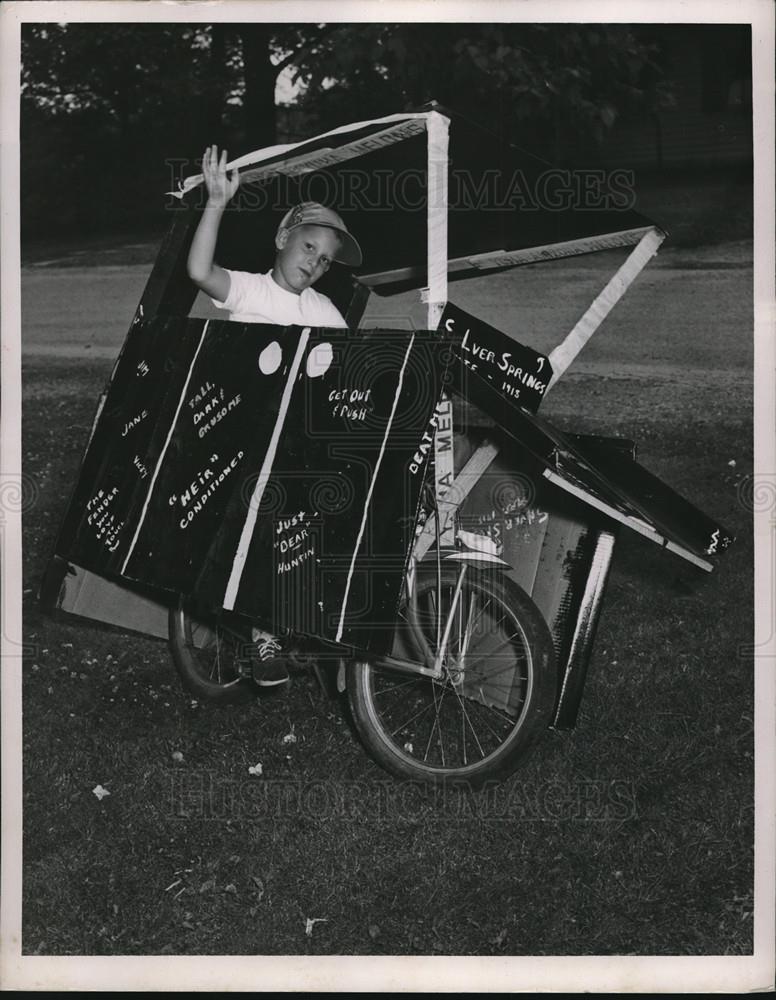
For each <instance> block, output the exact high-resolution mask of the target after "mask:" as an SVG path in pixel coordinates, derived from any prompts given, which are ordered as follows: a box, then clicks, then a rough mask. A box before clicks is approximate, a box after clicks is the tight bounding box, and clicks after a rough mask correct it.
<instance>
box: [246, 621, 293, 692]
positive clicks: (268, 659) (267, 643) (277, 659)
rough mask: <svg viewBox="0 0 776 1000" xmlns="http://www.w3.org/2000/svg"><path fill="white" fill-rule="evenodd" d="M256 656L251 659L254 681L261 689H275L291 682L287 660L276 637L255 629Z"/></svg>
mask: <svg viewBox="0 0 776 1000" xmlns="http://www.w3.org/2000/svg"><path fill="white" fill-rule="evenodd" d="M251 639H252V642H253V648H254V654H253V656H252V657H251V664H252V667H253V679H254V681H255V682H256V683H257V684H258V685H259V686H260V687H274V686H275V685H276V684H285V683H286V682H287V681H288V680H290V677H289V673H288V667H287V666H286V658H285V657H284V656H283V649H282V646H281V645H280V642H279V641H278V639H277V638H276V636H274V635H270V633H269V632H264V631H263V630H262V629H260V628H254V629H253V630H252V632H251Z"/></svg>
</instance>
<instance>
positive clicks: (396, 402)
mask: <svg viewBox="0 0 776 1000" xmlns="http://www.w3.org/2000/svg"><path fill="white" fill-rule="evenodd" d="M414 343H415V334H414V333H413V334H412V336H411V337H410V342H409V345H408V346H407V353H406V354H405V355H404V361H403V363H402V366H401V371H400V372H399V382H398V385H397V386H396V394H395V395H394V397H393V406H392V407H391V414H390V416H389V417H388V424H387V425H386V428H385V435H384V436H383V443H382V445H381V447H380V454H379V455H378V456H377V461H376V462H375V468H374V472H373V473H372V482H371V483H370V484H369V491H368V493H367V495H366V503H365V504H364V513H363V514H362V516H361V527H360V528H359V529H358V537H357V538H356V544H355V547H354V549H353V558H352V559H351V560H350V569H349V570H348V579H347V583H346V584H345V593H344V595H343V598H342V610H341V611H340V620H339V626H338V628H337V642H340V641H341V640H342V632H343V630H344V627H345V610H346V608H347V604H348V595H349V594H350V584H351V582H352V579H353V571H354V570H355V567H356V558H357V557H358V550H359V549H360V548H361V541H362V539H363V537H364V529H365V528H366V519H367V515H368V513H369V504H370V502H371V500H372V493H373V491H374V488H375V483H376V482H377V476H378V473H379V472H380V465H381V464H382V461H383V455H384V453H385V446H386V444H387V443H388V436H389V435H390V433H391V426H392V425H393V418H394V415H395V413H396V407H397V406H398V405H399V397H400V396H401V390H402V386H403V385H404V371H405V369H406V367H407V362H408V361H409V357H410V352H411V351H412V345H413V344H414Z"/></svg>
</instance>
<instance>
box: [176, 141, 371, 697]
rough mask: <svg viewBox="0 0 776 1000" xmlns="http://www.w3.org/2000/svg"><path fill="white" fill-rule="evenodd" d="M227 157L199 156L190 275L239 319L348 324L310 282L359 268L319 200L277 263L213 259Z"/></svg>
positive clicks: (284, 235) (271, 659) (301, 210)
mask: <svg viewBox="0 0 776 1000" xmlns="http://www.w3.org/2000/svg"><path fill="white" fill-rule="evenodd" d="M226 159H227V158H226V150H224V151H223V152H222V153H221V156H220V158H219V155H218V149H217V147H216V146H208V147H207V149H206V150H205V155H204V157H203V158H202V173H203V176H204V179H205V187H206V189H207V194H208V198H207V203H206V205H205V208H204V210H203V212H202V218H201V219H200V223H199V225H198V226H197V231H196V233H195V234H194V239H193V240H192V243H191V249H190V250H189V257H188V274H189V277H190V278H191V280H192V281H193V282H194V284H195V285H197V286H198V287H199V288H201V289H202V291H203V292H205V293H206V294H207V295H209V296H210V298H211V300H212V302H213V304H214V305H215V306H217V307H218V308H219V309H226V310H228V312H229V319H230V320H234V321H235V322H238V323H273V324H276V325H278V326H292V325H296V326H330V327H345V326H347V324H346V322H345V320H344V318H343V317H342V314H341V313H340V311H339V310H338V309H337V307H336V306H335V305H334V303H333V302H332V301H331V299H329V298H328V297H327V296H326V295H322V294H321V293H320V292H316V291H315V290H314V289H313V287H312V286H313V285H314V284H315V282H316V281H318V279H319V278H320V277H321V276H322V275H323V274H325V273H326V271H328V270H329V268H330V267H331V265H332V263H333V262H335V261H336V262H338V263H341V264H348V265H350V266H351V267H358V265H359V264H360V263H361V248H360V247H359V245H358V243H357V242H356V241H355V239H354V238H353V237H352V236H351V234H350V233H349V232H348V230H347V227H346V226H345V223H344V222H343V221H342V219H341V218H340V217H339V215H337V213H336V212H333V211H332V210H331V209H330V208H325V207H324V206H323V205H320V204H318V202H314V201H307V202H303V203H302V204H301V205H296V206H295V207H294V208H292V209H290V211H288V212H287V213H286V215H285V216H284V217H283V219H282V221H281V223H280V226H279V227H278V231H277V233H276V235H275V248H276V250H277V253H276V255H275V263H274V265H273V267H272V269H271V270H270V271H268V272H267V273H266V274H253V273H251V272H248V271H230V270H226V269H225V268H223V267H219V266H218V264H216V263H215V262H214V260H213V255H214V253H215V246H216V241H217V239H218V230H219V227H220V225H221V217H222V215H223V212H224V209H225V208H226V206H227V205H228V203H229V201H230V200H231V198H233V197H234V194H235V192H236V191H237V188H238V187H239V184H240V175H239V173H238V171H237V170H233V171H232V172H231V174H227V170H226ZM253 641H254V643H255V644H256V649H257V653H258V656H257V657H256V658H255V659H254V665H253V675H254V680H255V681H256V683H257V684H260V685H262V686H264V687H270V686H273V685H276V684H284V683H286V681H288V679H289V677H288V669H287V667H286V663H285V659H284V658H283V657H282V656H280V652H281V646H280V643H279V642H278V640H277V639H276V638H275V637H274V636H272V635H270V634H269V633H267V632H262V631H261V630H260V629H254V630H253Z"/></svg>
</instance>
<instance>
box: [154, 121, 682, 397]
mask: <svg viewBox="0 0 776 1000" xmlns="http://www.w3.org/2000/svg"><path fill="white" fill-rule="evenodd" d="M408 124H409V125H410V127H409V129H408V128H407V126H408ZM450 124H451V117H450V112H447V113H445V110H444V109H441V107H440V106H439V105H436V104H435V103H434V102H432V105H430V106H429V110H422V111H408V112H402V113H398V114H392V115H386V116H383V117H380V118H374V119H370V120H367V121H361V122H353V123H350V124H347V125H342V126H339V127H338V128H334V129H330V130H329V131H327V132H323V133H321V134H320V135H317V136H314V137H312V138H311V139H305V140H302V141H300V142H294V143H286V144H282V145H274V146H269V147H265V148H263V149H258V150H255V151H253V152H251V153H247V154H245V155H243V156H240V157H237V158H236V159H234V160H231V161H230V162H229V163H228V164H227V169H229V170H232V169H237V170H239V171H240V176H241V182H243V183H251V182H257V181H261V180H264V179H267V178H269V177H271V176H273V175H278V174H286V175H298V174H305V173H311V172H313V171H315V170H316V169H321V168H323V167H328V166H333V165H335V164H338V163H342V162H346V161H347V160H351V159H355V158H357V157H358V156H361V155H363V154H364V153H367V152H372V151H373V150H374V149H375V148H379V147H380V146H386V145H391V144H393V143H398V142H401V141H403V140H405V139H407V138H410V137H412V136H415V135H418V134H420V133H421V132H425V134H426V136H427V147H426V170H427V189H428V195H427V199H426V230H427V239H426V285H425V287H423V288H421V290H420V295H421V301H422V302H423V303H424V304H425V305H426V315H427V326H428V329H429V330H435V329H436V328H437V326H438V324H439V320H440V317H441V315H442V311H443V310H444V307H445V305H446V304H447V295H448V274H455V273H457V272H461V271H465V270H474V271H475V272H479V273H481V272H484V271H488V270H495V269H503V268H505V267H507V268H511V267H516V266H520V265H523V264H529V263H537V262H540V261H547V260H554V259H559V258H562V257H570V256H575V255H578V254H584V253H590V252H595V251H598V250H609V249H613V248H617V247H627V246H632V247H633V248H634V249H633V250H632V251H631V253H630V254H629V256H628V258H627V259H626V261H625V262H624V263H623V264H622V265H621V266H620V267H619V268H618V270H617V271H616V272H615V274H614V275H612V277H611V278H610V280H609V281H608V282H607V284H606V285H605V287H604V288H603V289H602V290H601V292H600V293H599V295H598V296H597V297H596V298H595V300H594V301H593V302H592V303H591V305H590V306H589V308H588V309H587V310H586V311H585V313H584V314H583V315H582V316H581V317H580V319H579V320H578V321H577V323H576V324H575V325H574V327H573V328H572V329H571V330H570V331H569V332H568V334H567V335H566V337H565V338H564V339H563V341H562V342H561V343H560V344H558V345H557V346H556V347H555V348H554V349H553V351H552V352H551V354H550V361H551V363H552V367H553V372H554V374H553V379H552V382H551V384H550V387H549V388H552V386H554V385H555V384H556V383H557V381H558V379H559V378H560V377H561V376H562V375H563V373H564V372H565V371H566V370H567V369H568V368H569V367H570V365H571V364H572V363H573V361H574V359H575V358H576V357H577V355H578V354H579V353H580V351H581V350H582V349H583V347H584V346H585V344H586V343H587V342H588V341H589V340H590V338H591V337H592V335H593V334H594V333H595V331H596V330H597V329H598V327H599V326H600V325H601V323H602V322H603V320H604V319H605V318H606V316H607V315H608V314H609V312H610V311H611V310H612V308H613V307H614V306H615V305H616V303H617V302H618V301H619V300H620V299H621V298H622V296H623V295H624V294H625V292H626V291H627V290H628V288H629V287H630V285H631V284H632V283H633V282H634V281H635V279H636V278H637V277H638V275H639V274H640V273H641V271H642V270H643V269H644V267H645V266H646V265H647V263H648V262H649V260H650V259H651V258H652V257H653V256H654V255H655V254H656V253H657V251H658V249H659V248H660V245H661V243H662V242H663V240H664V239H665V237H666V233H665V232H664V231H663V230H662V229H660V228H659V227H658V226H656V225H654V224H649V225H645V226H642V227H636V228H626V229H623V230H619V231H612V232H610V233H605V234H598V235H594V236H589V237H585V238H581V239H574V240H564V241H560V242H557V243H549V244H546V245H542V246H535V247H530V248H525V247H523V248H511V249H510V248H508V247H505V248H500V249H494V250H491V251H488V252H486V253H477V254H471V255H466V256H462V257H456V258H453V259H449V258H448V195H449V190H448V170H447V166H448V151H449V137H450ZM379 126H382V127H380V128H377V129H376V128H375V127H379ZM364 130H368V134H367V135H356V136H354V137H353V138H352V139H350V140H349V141H346V142H345V143H344V144H338V145H323V146H321V143H323V142H325V140H326V139H332V140H335V139H336V140H342V139H343V138H345V137H347V136H348V135H350V134H353V133H361V132H364ZM203 180H204V178H203V175H202V174H196V175H193V176H190V177H187V178H186V179H185V180H184V181H183V182H182V183H181V185H180V188H179V190H178V191H176V192H170V193H171V194H173V195H174V196H175V197H177V198H179V199H183V198H184V197H185V196H186V195H187V194H188V193H189V192H191V191H192V190H194V189H196V188H197V187H198V186H199V185H201V184H202V183H203ZM413 273H414V269H413V268H403V269H395V270H392V271H382V272H374V273H366V274H361V275H359V276H358V278H357V279H356V280H357V281H358V283H359V284H361V285H363V286H366V287H367V288H369V289H371V288H373V287H376V286H379V285H381V284H385V283H386V282H388V281H397V280H401V279H402V278H405V277H406V278H410V277H412V276H413Z"/></svg>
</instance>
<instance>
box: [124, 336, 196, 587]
mask: <svg viewBox="0 0 776 1000" xmlns="http://www.w3.org/2000/svg"><path fill="white" fill-rule="evenodd" d="M209 326H210V320H207V322H206V323H205V325H204V326H203V327H202V336H201V337H200V338H199V343H198V344H197V349H196V351H195V352H194V357H193V358H192V359H191V364H190V365H189V371H188V374H187V375H186V382H185V384H184V386H183V389H182V390H181V395H180V399H179V400H178V406H177V407H176V409H175V416H174V417H173V418H172V422H171V423H170V429H169V431H168V432H167V439H166V441H165V442H164V447H163V448H162V452H161V454H160V455H159V461H158V462H157V463H156V468H155V469H154V474H153V476H152V477H151V483H150V485H149V487H148V493H146V498H145V503H144V504H143V510H142V511H141V513H140V520H139V521H138V523H137V528H135V534H134V537H133V538H132V542H131V544H130V546H129V551H128V552H127V555H126V558H125V559H124V564H123V565H122V567H121V572H122V573H125V572H126V570H127V564H128V562H129V560H130V557H131V555H132V552H133V550H134V548H135V544H136V543H137V539H138V536H139V534H140V529H141V528H142V527H143V521H144V520H145V516H146V511H147V510H148V504H149V503H150V501H151V494H152V493H153V491H154V486H155V485H156V480H157V477H158V476H159V470H160V469H161V467H162V462H163V461H164V456H165V454H166V453H167V448H168V446H169V444H170V441H171V439H172V435H173V431H174V430H175V425H176V423H177V422H178V414H179V413H180V412H181V407H182V406H183V397H184V396H185V395H186V390H187V389H188V387H189V382H190V381H191V376H192V373H193V371H194V366H195V365H196V363H197V358H198V357H199V351H200V348H201V347H202V344H203V343H204V340H205V334H206V333H207V328H208V327H209Z"/></svg>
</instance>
